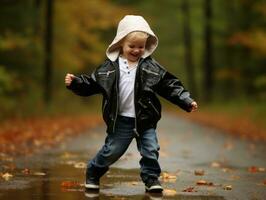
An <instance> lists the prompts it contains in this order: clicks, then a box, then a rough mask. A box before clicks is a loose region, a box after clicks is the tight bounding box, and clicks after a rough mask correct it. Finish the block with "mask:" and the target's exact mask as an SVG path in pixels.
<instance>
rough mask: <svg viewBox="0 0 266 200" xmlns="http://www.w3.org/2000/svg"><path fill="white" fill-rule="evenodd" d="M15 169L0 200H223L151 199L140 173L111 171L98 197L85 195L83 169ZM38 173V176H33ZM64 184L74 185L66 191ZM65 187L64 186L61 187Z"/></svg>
mask: <svg viewBox="0 0 266 200" xmlns="http://www.w3.org/2000/svg"><path fill="white" fill-rule="evenodd" d="M22 171H23V169H16V171H14V172H13V175H14V177H13V178H12V179H11V180H9V181H4V180H2V179H1V180H0V199H1V200H2V199H3V200H6V199H17V198H18V197H19V199H20V200H29V199H49V200H60V199H62V200H63V199H64V200H65V199H68V200H82V199H94V200H96V199H98V200H126V199H132V200H160V199H175V200H199V199H200V200H223V199H224V198H223V197H215V196H199V195H198V196H197V195H183V194H178V193H177V194H176V195H174V196H162V195H158V194H157V195H151V194H148V193H145V190H144V185H143V183H142V182H141V179H140V177H139V173H138V172H139V171H138V169H136V170H127V169H118V168H112V169H110V171H109V172H108V173H107V174H106V175H105V176H104V177H103V179H102V180H101V190H100V192H99V193H91V192H88V191H85V190H84V188H83V186H82V185H80V184H82V183H83V179H84V173H85V169H80V168H74V167H73V166H72V165H66V164H56V165H54V166H49V165H48V166H47V168H35V169H31V172H30V173H29V174H23V173H22ZM36 172H38V173H36ZM64 183H77V185H78V186H77V185H76V186H75V185H70V186H67V187H65V185H66V184H65V185H64ZM63 185H64V186H63Z"/></svg>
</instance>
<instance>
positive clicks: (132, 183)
mask: <svg viewBox="0 0 266 200" xmlns="http://www.w3.org/2000/svg"><path fill="white" fill-rule="evenodd" d="M138 184H139V183H138V182H137V181H132V182H131V185H138Z"/></svg>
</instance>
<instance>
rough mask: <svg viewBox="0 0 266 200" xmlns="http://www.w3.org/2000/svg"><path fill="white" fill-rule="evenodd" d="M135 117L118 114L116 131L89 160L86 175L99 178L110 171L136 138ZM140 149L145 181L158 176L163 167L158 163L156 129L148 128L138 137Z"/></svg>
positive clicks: (109, 135) (143, 179)
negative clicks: (111, 166) (110, 167)
mask: <svg viewBox="0 0 266 200" xmlns="http://www.w3.org/2000/svg"><path fill="white" fill-rule="evenodd" d="M134 128H135V118H131V117H123V116H118V117H117V121H116V127H115V132H114V133H109V134H108V135H107V137H106V139H105V144H104V145H103V147H102V148H101V150H100V151H99V152H98V153H97V155H96V156H95V157H94V158H93V159H92V160H90V161H89V163H88V167H87V172H86V177H87V178H89V179H95V180H98V179H99V178H100V177H101V176H103V175H104V174H105V172H107V171H108V169H109V166H110V165H112V164H113V163H114V162H115V161H117V160H118V159H119V158H120V157H121V156H122V155H123V154H124V153H125V152H126V150H127V149H128V146H129V144H130V143H131V141H132V140H133V139H134V138H135V134H134V131H133V129H134ZM136 141H137V147H138V151H139V152H140V154H141V156H142V157H141V160H140V162H139V163H140V167H141V173H140V176H141V178H142V181H143V182H146V181H147V179H149V178H156V179H157V178H158V177H159V176H160V173H161V168H160V165H159V163H158V157H159V149H160V147H159V145H158V140H157V136H156V132H155V129H148V130H146V131H144V132H143V133H140V136H139V137H136Z"/></svg>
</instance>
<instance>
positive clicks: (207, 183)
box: [197, 180, 213, 186]
mask: <svg viewBox="0 0 266 200" xmlns="http://www.w3.org/2000/svg"><path fill="white" fill-rule="evenodd" d="M197 185H207V186H213V183H212V182H207V181H205V180H199V181H197Z"/></svg>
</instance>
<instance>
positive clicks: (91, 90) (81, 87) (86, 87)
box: [65, 74, 101, 96]
mask: <svg viewBox="0 0 266 200" xmlns="http://www.w3.org/2000/svg"><path fill="white" fill-rule="evenodd" d="M65 85H66V87H67V88H68V89H70V90H72V91H73V92H74V93H75V94H77V95H80V96H90V95H93V94H98V93H100V92H101V88H100V86H99V85H98V84H97V83H96V81H95V80H94V79H93V78H92V76H87V75H80V76H75V75H73V74H66V76H65Z"/></svg>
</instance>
